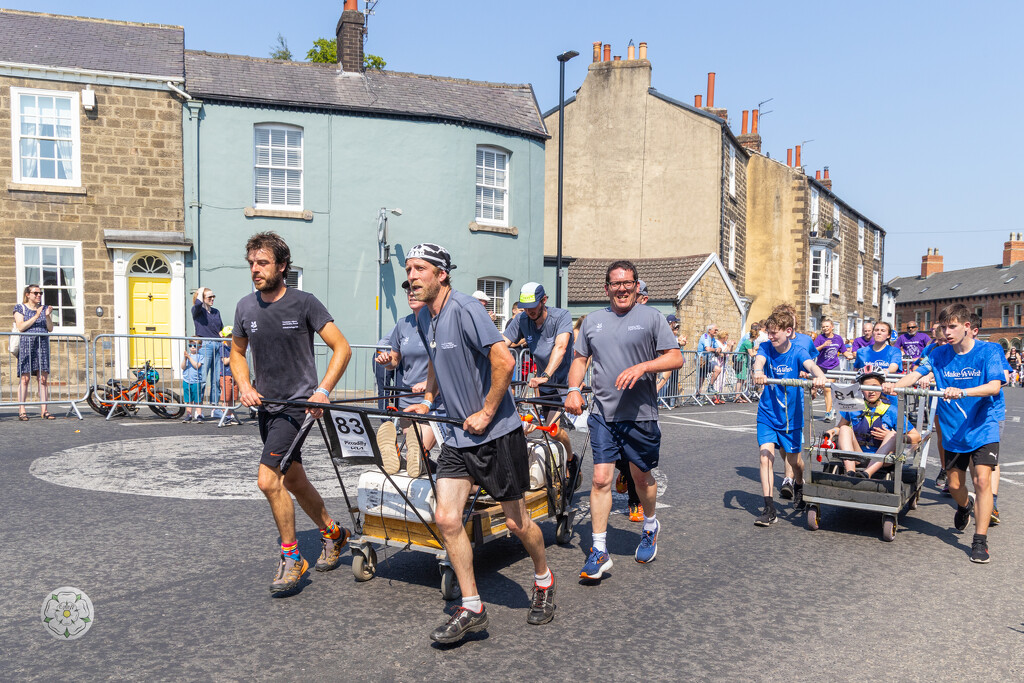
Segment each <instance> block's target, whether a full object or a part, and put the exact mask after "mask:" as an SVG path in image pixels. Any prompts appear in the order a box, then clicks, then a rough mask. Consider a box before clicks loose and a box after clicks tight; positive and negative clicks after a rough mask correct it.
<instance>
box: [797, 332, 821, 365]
mask: <svg viewBox="0 0 1024 683" xmlns="http://www.w3.org/2000/svg"><path fill="white" fill-rule="evenodd" d="M792 342H793V343H794V344H796V345H797V346H802V347H804V348H805V349H807V355H808V356H810V357H811V360H814V359H815V358H817V357H818V349H817V347H815V346H814V339H812V338H811V336H810V335H808V334H804V333H803V332H796V333H794V334H793V340H792ZM801 369H802V368H801Z"/></svg>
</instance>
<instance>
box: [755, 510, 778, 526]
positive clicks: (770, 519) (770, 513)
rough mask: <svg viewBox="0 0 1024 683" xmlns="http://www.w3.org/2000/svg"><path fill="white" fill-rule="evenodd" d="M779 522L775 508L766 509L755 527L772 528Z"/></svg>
mask: <svg viewBox="0 0 1024 683" xmlns="http://www.w3.org/2000/svg"><path fill="white" fill-rule="evenodd" d="M777 521H779V516H778V515H777V514H775V508H765V509H764V512H762V513H761V516H760V517H758V518H757V519H755V520H754V525H755V526H771V525H772V524H775V522H777Z"/></svg>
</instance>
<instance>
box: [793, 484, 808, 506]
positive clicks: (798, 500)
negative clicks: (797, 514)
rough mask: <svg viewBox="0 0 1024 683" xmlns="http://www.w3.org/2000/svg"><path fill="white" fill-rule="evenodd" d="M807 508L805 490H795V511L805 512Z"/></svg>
mask: <svg viewBox="0 0 1024 683" xmlns="http://www.w3.org/2000/svg"><path fill="white" fill-rule="evenodd" d="M806 508H807V503H805V502H804V490H803V489H802V488H800V489H794V491H793V509H794V510H804V509H806Z"/></svg>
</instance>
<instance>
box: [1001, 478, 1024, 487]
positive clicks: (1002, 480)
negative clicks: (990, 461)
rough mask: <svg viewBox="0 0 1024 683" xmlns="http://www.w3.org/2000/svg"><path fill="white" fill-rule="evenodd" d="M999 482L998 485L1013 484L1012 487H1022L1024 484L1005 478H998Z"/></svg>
mask: <svg viewBox="0 0 1024 683" xmlns="http://www.w3.org/2000/svg"><path fill="white" fill-rule="evenodd" d="M999 482H1000V483H1004V482H1005V483H1007V484H1013V485H1014V486H1024V484H1022V483H1021V482H1019V481H1014V480H1013V479H1007V478H1006V477H1005V476H1001V477H999Z"/></svg>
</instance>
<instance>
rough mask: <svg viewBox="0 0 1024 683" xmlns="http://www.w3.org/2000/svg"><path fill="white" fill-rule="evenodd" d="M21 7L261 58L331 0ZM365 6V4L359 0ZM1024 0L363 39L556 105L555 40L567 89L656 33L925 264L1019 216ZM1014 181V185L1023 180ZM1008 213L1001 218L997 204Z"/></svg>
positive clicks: (734, 7)
mask: <svg viewBox="0 0 1024 683" xmlns="http://www.w3.org/2000/svg"><path fill="white" fill-rule="evenodd" d="M4 4H5V5H6V6H8V7H13V8H17V9H25V10H33V11H41V12H53V13H58V14H75V15H86V16H99V17H104V18H108V19H124V20H131V21H142V22H158V23H164V24H175V25H180V26H184V28H185V45H186V47H188V48H189V49H197V50H210V51H214V52H229V53H234V54H246V55H254V56H267V55H268V53H269V51H270V49H271V46H272V44H273V43H274V42H275V40H276V37H277V34H278V33H279V32H280V33H281V34H282V35H284V37H285V38H286V39H287V40H288V45H289V47H290V48H291V50H292V52H293V53H294V54H295V56H296V58H297V59H301V58H302V57H304V55H305V52H306V50H307V49H308V48H309V47H310V45H311V44H312V41H313V40H314V39H315V38H317V37H333V35H334V28H335V24H336V23H337V20H338V17H339V16H340V13H341V9H342V5H343V2H342V0H333V1H331V2H325V1H323V0H317V1H312V0H291V1H290V2H268V1H267V0H245V1H243V0H217V1H216V2H210V1H209V0H204V1H203V2H199V1H197V0H178V1H177V2H166V3H165V2H160V3H156V2H138V1H137V0H132V1H126V0H93V1H92V2H83V1H75V0H24V1H22V0H6V2H5V3H4ZM359 6H360V9H362V8H363V6H364V3H363V1H362V0H360V3H359ZM1022 7H1024V3H1019V2H986V3H954V2H944V1H932V2H893V1H892V0H889V1H887V2H874V1H863V2H855V3H854V2H823V3H816V4H812V3H795V2H794V3H786V2H773V3H766V2H763V1H762V2H735V3H725V4H722V3H711V2H702V3H697V2H675V1H672V2H668V1H665V2H659V1H657V0H649V1H648V2H645V3H638V2H621V1H620V2H608V1H606V0H590V1H589V2H583V1H576V0H565V1H552V0H547V1H541V0H536V1H534V2H509V1H501V2H499V1H488V0H463V1H462V2H453V1H451V0H448V1H446V2H430V1H427V0H380V2H379V3H378V4H377V6H376V13H375V14H374V15H373V16H371V17H370V18H369V22H368V27H369V36H368V39H367V43H366V50H367V52H370V53H373V54H378V55H381V56H382V57H384V59H386V60H387V63H388V64H387V68H388V69H392V70H396V71H412V72H416V73H428V74H440V75H446V76H457V77H464V78H472V79H479V80H488V81H504V82H515V83H524V82H528V83H532V84H533V86H534V88H535V90H536V93H537V99H538V102H539V103H540V106H541V109H542V110H546V109H548V108H550V107H553V106H555V105H557V103H558V63H557V62H556V61H555V55H556V54H558V53H560V52H563V51H565V50H569V49H575V50H577V51H578V52H579V53H580V56H579V57H577V58H576V59H575V60H573V61H571V62H569V64H568V65H567V68H566V92H567V93H571V91H572V90H573V89H574V88H577V87H579V85H580V83H582V81H583V78H584V77H585V75H586V68H587V64H588V63H589V62H590V58H591V44H592V43H593V42H594V41H598V40H599V41H603V42H606V43H611V45H612V53H613V54H616V55H622V56H623V57H625V54H626V44H627V43H628V42H629V40H630V39H632V40H634V41H635V42H636V43H639V42H640V41H646V42H647V43H648V46H649V48H648V50H649V52H648V56H649V58H650V60H651V62H652V64H653V67H654V73H653V85H654V87H656V88H657V89H658V90H660V91H661V92H663V93H665V94H667V95H669V96H672V97H675V98H677V99H680V100H684V101H688V102H692V101H693V95H694V94H696V93H703V92H704V90H705V87H706V83H707V72H709V71H714V72H716V73H717V87H716V95H715V104H716V106H719V107H725V108H727V109H728V110H729V114H730V119H731V120H732V122H733V127H734V129H736V130H737V132H738V128H739V120H740V112H741V110H743V109H753V108H755V107H756V106H757V104H758V102H759V101H761V100H766V99H768V98H774V99H773V100H772V101H771V102H769V103H768V104H766V105H765V106H764V107H763V110H764V111H767V110H771V113H770V114H768V115H766V116H764V118H762V121H761V134H762V137H763V148H762V149H763V151H765V152H768V153H770V154H771V156H772V157H774V158H780V157H785V154H786V149H787V148H788V147H792V146H794V145H796V144H800V143H801V142H802V141H804V140H812V142H807V143H805V144H804V147H803V163H804V165H805V166H806V167H807V169H808V170H809V171H810V172H812V173H813V171H814V170H815V169H820V168H822V167H823V166H825V165H827V166H829V168H830V170H831V176H832V179H833V181H834V185H833V190H834V191H835V192H836V193H837V194H838V195H839V196H840V197H842V198H843V199H844V200H846V201H847V202H848V203H850V204H851V205H852V206H854V207H856V208H857V209H859V210H860V211H861V212H862V213H864V214H865V215H866V216H868V217H869V218H871V219H872V220H874V221H875V222H877V223H878V224H879V225H881V226H882V227H883V228H885V229H886V231H887V232H888V240H887V254H886V272H885V277H886V279H889V278H891V277H894V276H902V275H909V274H913V273H916V272H918V271H919V268H920V262H921V255H922V254H923V253H924V251H925V249H926V248H927V247H938V248H939V253H941V254H943V255H944V256H945V267H946V269H947V270H949V269H954V268H964V267H971V266H979V265H984V264H988V263H996V262H998V261H1000V260H1001V254H1002V244H1003V242H1004V241H1005V240H1006V239H1007V236H1008V234H1009V233H1010V232H1011V231H1013V230H1019V231H1022V232H1024V225H1022V224H1021V219H1020V214H1018V213H1017V211H1016V209H1017V208H1018V205H1017V204H1016V200H1017V199H1019V198H1020V194H1018V193H1019V192H1020V185H1021V182H1020V181H1021V179H1022V172H1021V170H1020V167H1021V164H1020V161H1019V154H1018V148H1019V146H1020V144H1021V142H1022V140H1024V134H1021V133H1014V131H1015V130H1021V129H1022V128H1024V123H1022V122H1021V121H1020V120H1018V118H1017V117H1018V116H1020V117H1022V118H1024V88H1022V87H1021V83H1022V82H1024V79H1022V77H1021V76H1020V74H1019V71H1018V69H1019V66H1020V64H1021V61H1022V57H1024V49H1022V47H1021V44H1022V39H1021V36H1020V35H1019V27H1020V26H1021V25H1022V19H1024V9H1022ZM1014 188H1017V189H1016V190H1015V189H1014ZM1004 218H1005V219H1006V220H1005V221H1004V220H1003V219H1004Z"/></svg>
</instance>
